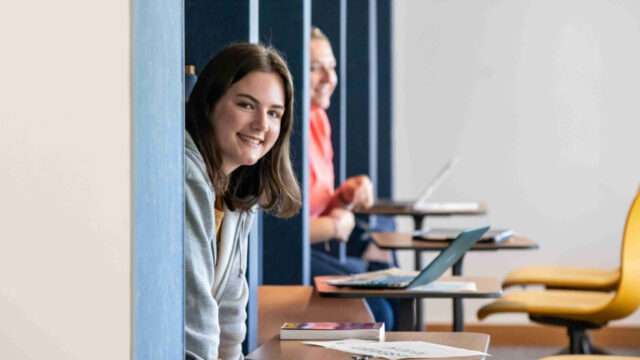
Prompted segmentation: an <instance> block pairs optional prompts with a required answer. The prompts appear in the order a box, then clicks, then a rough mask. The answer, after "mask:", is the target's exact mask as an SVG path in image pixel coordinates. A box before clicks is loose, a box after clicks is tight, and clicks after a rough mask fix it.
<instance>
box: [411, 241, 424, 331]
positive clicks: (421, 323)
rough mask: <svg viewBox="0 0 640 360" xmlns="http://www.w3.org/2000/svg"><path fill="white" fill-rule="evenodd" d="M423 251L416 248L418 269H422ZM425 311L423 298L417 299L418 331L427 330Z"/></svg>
mask: <svg viewBox="0 0 640 360" xmlns="http://www.w3.org/2000/svg"><path fill="white" fill-rule="evenodd" d="M421 254H422V252H421V251H420V250H414V252H413V256H414V263H415V266H416V270H418V271H420V270H422V256H420V255H421ZM423 316H424V313H423V312H422V299H416V331H427V329H426V327H425V325H424V318H423Z"/></svg>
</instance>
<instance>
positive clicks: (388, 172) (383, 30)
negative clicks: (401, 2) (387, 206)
mask: <svg viewBox="0 0 640 360" xmlns="http://www.w3.org/2000/svg"><path fill="white" fill-rule="evenodd" d="M376 4H377V7H378V9H377V12H376V13H377V15H376V17H377V44H378V51H377V58H378V70H377V72H378V96H377V99H378V144H377V148H378V191H377V193H378V196H379V197H381V198H393V173H392V170H393V91H392V90H393V87H392V83H391V82H392V79H393V78H392V75H393V67H392V66H393V63H392V59H393V57H392V56H391V55H392V54H391V51H392V39H393V36H392V30H391V29H392V22H391V19H393V15H392V11H393V7H392V6H391V5H392V2H391V0H378V1H377V2H376ZM381 221H383V219H381V218H380V217H378V222H381ZM384 221H385V222H391V224H392V223H393V220H392V219H391V218H388V220H384ZM394 228H395V226H394ZM387 230H389V229H388V228H387Z"/></svg>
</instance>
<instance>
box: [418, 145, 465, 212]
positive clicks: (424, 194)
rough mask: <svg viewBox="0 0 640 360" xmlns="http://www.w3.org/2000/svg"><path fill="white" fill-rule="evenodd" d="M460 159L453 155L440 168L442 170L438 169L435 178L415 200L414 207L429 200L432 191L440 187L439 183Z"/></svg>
mask: <svg viewBox="0 0 640 360" xmlns="http://www.w3.org/2000/svg"><path fill="white" fill-rule="evenodd" d="M458 161H459V158H457V157H453V158H451V159H449V161H447V163H446V164H444V166H443V167H442V168H441V169H440V171H438V173H437V174H436V176H435V177H434V178H433V180H431V182H430V183H429V185H428V186H427V188H426V189H424V190H423V191H422V193H421V194H420V196H418V198H417V199H416V200H415V201H414V202H413V204H412V206H413V207H414V208H415V207H416V206H418V205H420V204H422V203H423V202H425V201H427V199H428V198H429V197H430V196H431V193H433V191H434V190H435V189H436V188H437V187H438V185H440V183H441V182H442V180H444V178H445V177H447V175H448V174H449V173H450V172H451V169H452V168H453V166H454V165H455V164H457V163H458Z"/></svg>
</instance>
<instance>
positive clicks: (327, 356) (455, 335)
mask: <svg viewBox="0 0 640 360" xmlns="http://www.w3.org/2000/svg"><path fill="white" fill-rule="evenodd" d="M385 338H386V341H427V342H432V343H436V344H442V345H448V346H455V347H460V348H465V349H468V350H475V351H482V352H487V351H488V349H489V335H487V334H479V333H468V332H387V333H386V335H385ZM352 356H353V354H349V353H345V352H341V351H336V350H330V349H325V348H323V347H319V346H313V345H305V344H303V343H302V341H300V340H280V339H279V337H278V336H275V337H273V338H272V339H271V340H269V341H268V342H267V343H265V344H263V345H262V346H260V347H259V348H258V349H256V351H254V352H252V353H251V354H249V355H248V356H247V359H250V360H258V359H292V360H293V359H296V360H334V359H338V360H340V359H346V360H349V359H351V357H352ZM482 358H483V357H482V356H470V357H455V358H446V359H447V360H463V359H464V360H479V359H482ZM371 359H372V360H374V359H380V358H377V357H376V358H371Z"/></svg>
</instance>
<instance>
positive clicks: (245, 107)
mask: <svg viewBox="0 0 640 360" xmlns="http://www.w3.org/2000/svg"><path fill="white" fill-rule="evenodd" d="M238 106H240V107H241V108H243V109H248V110H251V109H253V105H251V104H249V103H245V102H242V103H238Z"/></svg>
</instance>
